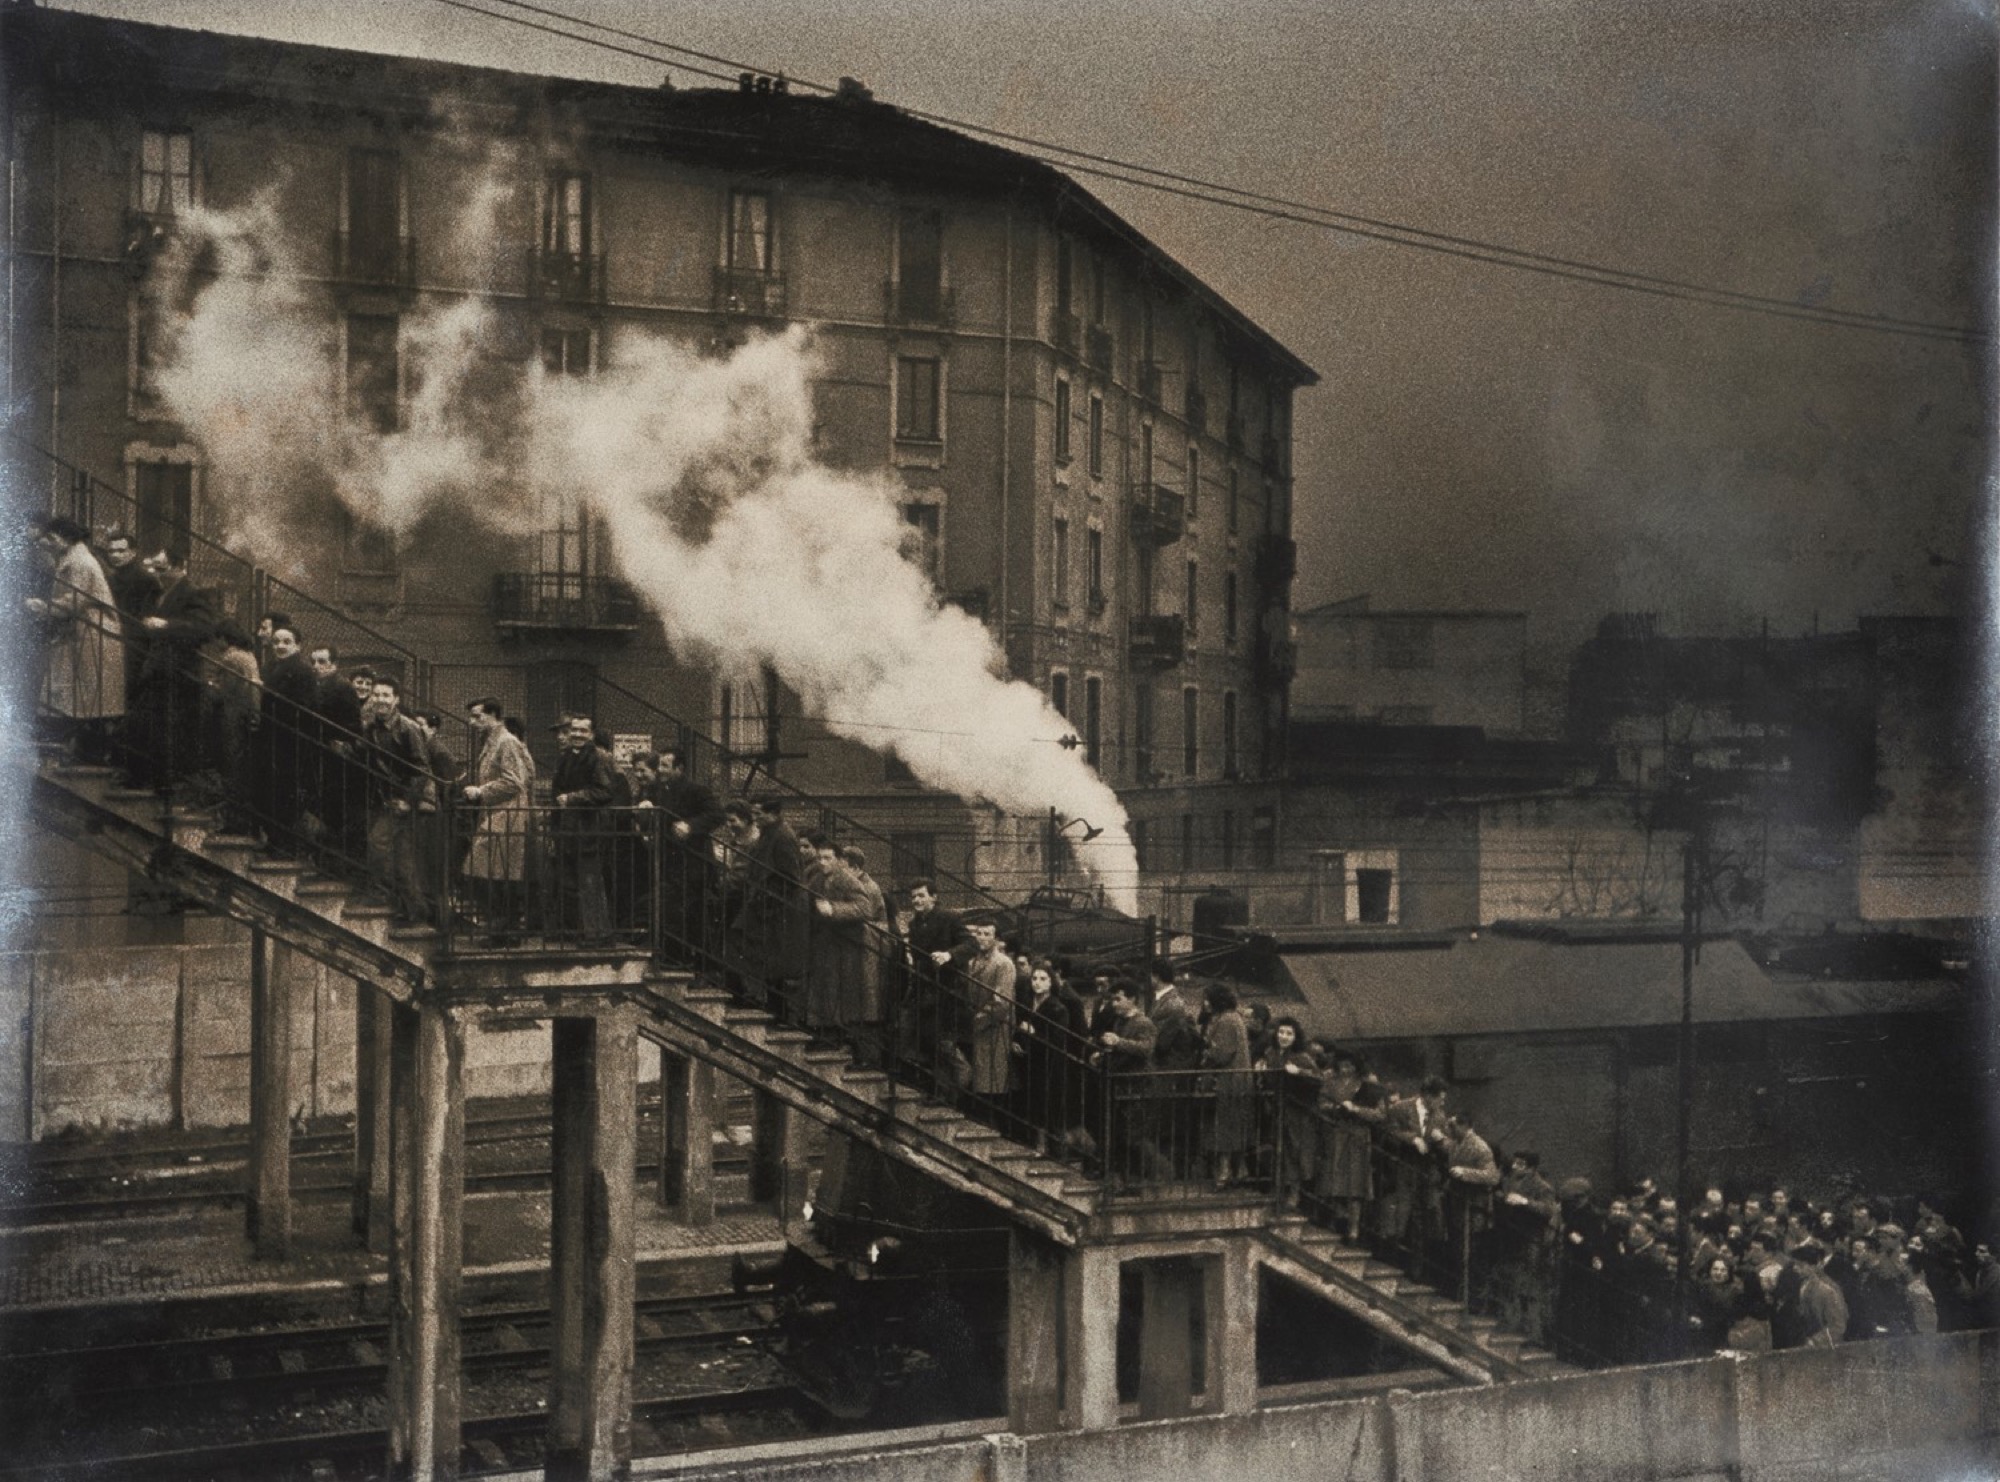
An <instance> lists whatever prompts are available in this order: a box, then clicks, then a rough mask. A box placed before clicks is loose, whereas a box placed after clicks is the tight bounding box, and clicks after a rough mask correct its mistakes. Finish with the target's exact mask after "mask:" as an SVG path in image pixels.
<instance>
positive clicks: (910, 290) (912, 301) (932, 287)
mask: <svg viewBox="0 0 2000 1482" xmlns="http://www.w3.org/2000/svg"><path fill="white" fill-rule="evenodd" d="M882 305H883V307H882V317H883V318H884V319H885V320H887V321H888V322H889V323H890V324H901V325H908V326H911V327H913V328H932V329H948V328H950V327H951V325H952V324H954V323H955V322H957V320H956V313H955V306H954V304H953V302H952V292H951V290H950V289H949V288H946V287H944V286H943V285H942V284H939V283H935V282H907V283H898V282H897V281H896V280H895V279H893V278H891V279H889V280H887V281H885V282H884V283H883V284H882Z"/></svg>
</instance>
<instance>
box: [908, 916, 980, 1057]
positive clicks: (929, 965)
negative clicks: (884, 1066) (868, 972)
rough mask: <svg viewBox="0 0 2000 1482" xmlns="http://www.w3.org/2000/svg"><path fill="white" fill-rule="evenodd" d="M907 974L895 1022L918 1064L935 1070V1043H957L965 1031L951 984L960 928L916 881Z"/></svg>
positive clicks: (962, 927) (961, 933) (962, 942)
mask: <svg viewBox="0 0 2000 1482" xmlns="http://www.w3.org/2000/svg"><path fill="white" fill-rule="evenodd" d="M905 939H906V940H907V941H908V943H909V954H910V969H909V975H908V977H907V979H906V980H905V982H904V985H903V1002H902V1005H901V1010H900V1014H899V1016H898V1022H899V1023H900V1024H901V1025H902V1027H903V1029H904V1031H905V1032H906V1033H907V1034H909V1035H910V1037H911V1039H912V1041H913V1042H914V1048H915V1053H916V1058H917V1063H918V1064H919V1065H923V1066H930V1065H934V1064H936V1056H937V1053H938V1043H939V1039H940V1036H942V1037H943V1038H944V1040H945V1042H946V1043H956V1042H957V1041H958V1040H959V1039H960V1038H962V1037H963V1036H964V1034H965V1033H969V1032H970V1026H969V1025H961V1024H960V1023H959V1022H958V1012H957V1011H958V1008H959V1006H960V1005H961V1004H962V1002H963V999H962V998H961V997H960V995H959V994H958V992H957V990H956V988H955V986H954V985H953V984H952V982H951V981H950V975H951V973H952V972H953V964H952V959H953V956H954V954H958V953H960V952H961V949H964V948H965V947H966V936H965V923H964V922H962V921H961V920H960V919H959V917H958V913H957V912H955V911H947V910H946V909H945V908H944V907H943V906H940V905H939V904H938V895H937V886H936V884H934V883H933V882H932V881H929V880H918V881H915V882H913V883H912V884H911V886H910V924H909V928H908V931H907V933H906V938H905Z"/></svg>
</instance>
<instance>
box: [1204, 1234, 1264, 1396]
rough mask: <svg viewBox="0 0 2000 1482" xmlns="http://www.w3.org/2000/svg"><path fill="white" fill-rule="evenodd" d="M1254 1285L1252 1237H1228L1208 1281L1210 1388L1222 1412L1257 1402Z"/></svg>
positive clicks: (1210, 1394) (1255, 1268) (1211, 1269)
mask: <svg viewBox="0 0 2000 1482" xmlns="http://www.w3.org/2000/svg"><path fill="white" fill-rule="evenodd" d="M1257 1291H1258V1287H1257V1262H1256V1261H1255V1260H1254V1259H1252V1257H1251V1254H1250V1242H1249V1241H1248V1240H1247V1239H1235V1240H1231V1241H1230V1242H1229V1243H1228V1244H1227V1245H1226V1246H1224V1247H1223V1251H1222V1256H1221V1259H1220V1260H1219V1261H1218V1262H1217V1263H1216V1264H1215V1265H1214V1266H1211V1268H1210V1271H1209V1282H1208V1324H1207V1328H1208V1393H1209V1397H1210V1398H1211V1399H1215V1400H1219V1401H1220V1404H1221V1408H1222V1413H1223V1414H1224V1415H1248V1414H1249V1413H1250V1412H1251V1411H1253V1410H1255V1409H1256V1408H1257Z"/></svg>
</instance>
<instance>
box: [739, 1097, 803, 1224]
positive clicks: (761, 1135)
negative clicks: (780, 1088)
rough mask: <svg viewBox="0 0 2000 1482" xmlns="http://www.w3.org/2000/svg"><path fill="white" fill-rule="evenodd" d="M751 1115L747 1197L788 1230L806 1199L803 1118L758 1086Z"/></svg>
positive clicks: (798, 1215)
mask: <svg viewBox="0 0 2000 1482" xmlns="http://www.w3.org/2000/svg"><path fill="white" fill-rule="evenodd" d="M751 1106H752V1110H751V1114H750V1124H751V1125H750V1198H751V1200H752V1202H754V1203H758V1204H768V1205H770V1206H771V1208H772V1209H774V1210H775V1211H776V1212H777V1215H778V1221H779V1223H780V1224H781V1225H782V1226H783V1227H784V1229H785V1230H786V1231H787V1232H788V1233H789V1232H790V1230H791V1229H792V1227H793V1226H794V1225H795V1224H797V1223H798V1221H799V1219H800V1217H801V1215H802V1213H803V1211H804V1208H805V1202H806V1176H807V1174H808V1172H809V1171H810V1170H808V1168H807V1166H806V1148H805V1132H806V1129H805V1118H804V1117H803V1116H801V1115H800V1114H799V1113H798V1112H796V1111H794V1110H793V1109H792V1108H791V1107H789V1106H787V1105H786V1104H785V1103H784V1102H782V1101H780V1100H779V1099H778V1098H777V1097H775V1096H773V1095H771V1094H770V1092H768V1091H765V1090H763V1089H761V1088H759V1089H757V1090H756V1091H755V1092H754V1093H753V1099H752V1103H751Z"/></svg>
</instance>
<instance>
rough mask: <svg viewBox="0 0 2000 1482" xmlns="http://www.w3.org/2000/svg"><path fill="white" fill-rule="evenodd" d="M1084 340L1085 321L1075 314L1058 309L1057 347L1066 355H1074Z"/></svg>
mask: <svg viewBox="0 0 2000 1482" xmlns="http://www.w3.org/2000/svg"><path fill="white" fill-rule="evenodd" d="M1082 342H1083V321H1082V320H1081V319H1079V318H1077V317H1076V315H1074V314H1068V313H1063V312H1061V311H1058V312H1057V314H1056V348H1057V349H1058V350H1060V351H1062V353H1063V354H1065V355H1074V354H1076V352H1077V349H1078V347H1079V346H1080V345H1081V344H1082Z"/></svg>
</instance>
